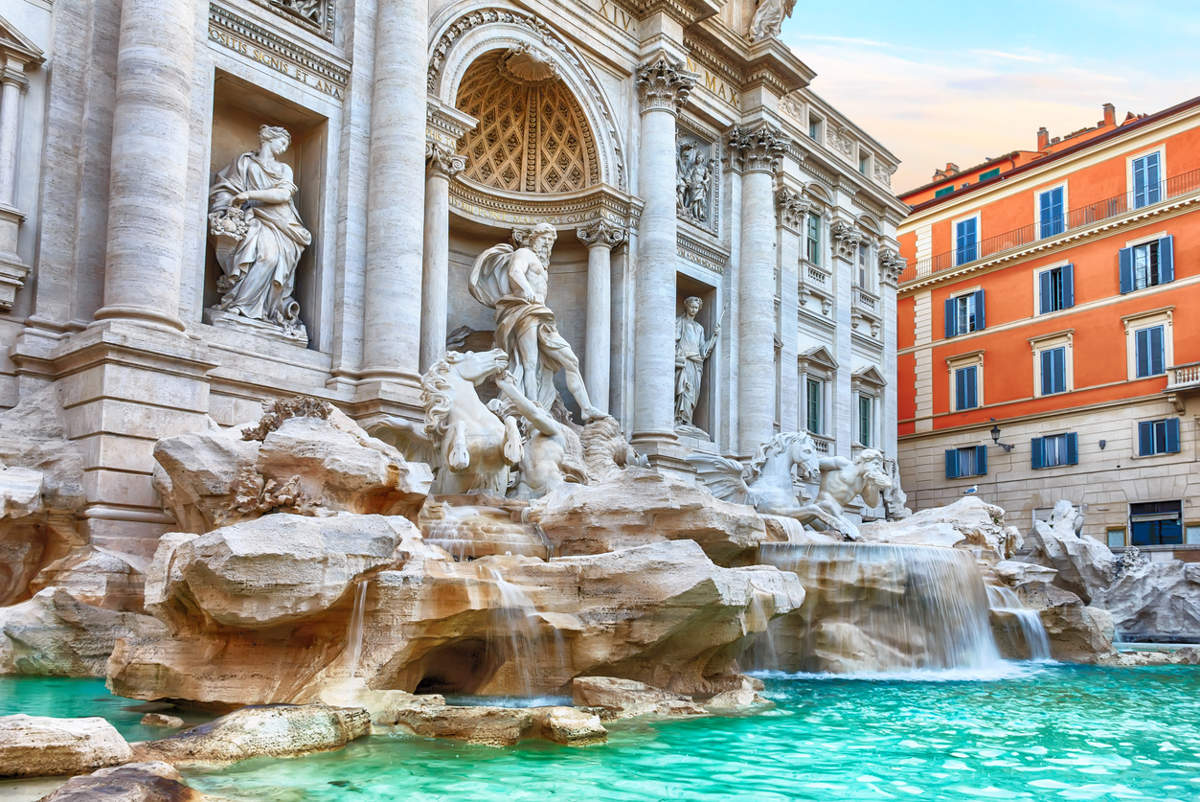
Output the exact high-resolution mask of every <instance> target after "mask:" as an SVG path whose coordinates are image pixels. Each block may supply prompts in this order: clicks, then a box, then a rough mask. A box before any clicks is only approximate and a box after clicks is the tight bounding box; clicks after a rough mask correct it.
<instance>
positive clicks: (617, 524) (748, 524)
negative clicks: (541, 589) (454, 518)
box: [529, 468, 774, 566]
mask: <svg viewBox="0 0 1200 802" xmlns="http://www.w3.org/2000/svg"><path fill="white" fill-rule="evenodd" d="M529 518H530V520H531V521H533V522H535V523H537V524H538V525H539V526H540V527H541V529H542V531H543V532H544V533H545V534H546V537H547V538H549V540H550V542H551V543H552V544H553V548H554V553H555V554H558V555H562V556H573V555H584V554H602V553H604V552H610V551H616V550H618V549H625V548H630V547H632V546H641V545H645V544H647V543H655V542H663V541H668V540H693V541H695V542H696V543H699V544H700V547H701V548H703V549H704V551H705V553H706V554H708V556H709V558H710V559H711V560H712V561H713V562H715V563H717V564H718V565H725V566H733V565H749V564H751V563H754V562H757V560H756V556H757V552H758V546H759V544H761V543H763V542H766V541H768V540H771V539H774V537H773V536H769V535H768V534H767V531H766V529H765V527H764V525H763V521H762V518H760V517H759V516H758V514H757V513H755V511H754V509H753V508H752V507H748V506H746V505H743V504H731V503H729V502H726V501H721V500H719V499H717V498H715V497H714V496H713V495H712V494H711V493H709V492H708V491H707V490H704V489H701V488H698V487H696V486H694V485H692V484H689V483H687V482H683V481H681V480H678V479H672V478H668V477H665V476H661V475H659V474H657V473H654V472H652V471H649V470H645V469H637V468H633V469H629V470H626V471H622V472H619V473H616V474H613V475H612V476H610V478H609V479H607V480H606V481H604V482H601V483H598V484H592V485H575V484H567V485H563V486H562V487H560V488H558V489H557V490H555V491H554V492H552V493H550V494H549V495H547V496H546V497H545V498H543V499H540V500H538V501H537V502H534V503H533V504H532V505H531V507H530V511H529Z"/></svg>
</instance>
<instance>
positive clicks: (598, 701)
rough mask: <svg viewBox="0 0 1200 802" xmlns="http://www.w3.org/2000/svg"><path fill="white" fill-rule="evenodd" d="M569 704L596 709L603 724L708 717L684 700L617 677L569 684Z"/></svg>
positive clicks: (581, 680)
mask: <svg viewBox="0 0 1200 802" xmlns="http://www.w3.org/2000/svg"><path fill="white" fill-rule="evenodd" d="M571 700H572V701H573V702H574V703H575V704H576V705H579V706H580V707H588V708H599V709H600V710H601V718H603V719H604V720H613V719H622V718H635V717H638V716H656V717H662V718H681V717H686V716H706V715H708V711H707V710H705V709H704V708H703V707H702V706H700V705H698V704H696V703H695V702H694V701H692V700H691V699H690V698H688V697H686V696H683V695H681V694H677V693H670V692H669V691H665V690H663V689H662V688H655V687H653V686H651V685H647V684H646V683H644V682H636V681H634V680H629V679H620V678H619V677H576V678H575V679H574V680H573V681H572V682H571Z"/></svg>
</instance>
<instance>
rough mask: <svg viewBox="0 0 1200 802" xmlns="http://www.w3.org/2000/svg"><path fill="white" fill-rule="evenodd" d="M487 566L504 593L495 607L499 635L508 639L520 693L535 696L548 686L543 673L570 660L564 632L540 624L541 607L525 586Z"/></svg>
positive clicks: (510, 659) (497, 585)
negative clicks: (534, 601)
mask: <svg viewBox="0 0 1200 802" xmlns="http://www.w3.org/2000/svg"><path fill="white" fill-rule="evenodd" d="M485 570H486V573H487V576H488V578H489V579H490V580H491V581H492V582H494V583H495V586H496V591H497V593H498V594H499V596H500V606H499V608H497V609H496V610H495V611H494V613H495V624H494V625H493V626H494V632H495V635H496V637H497V639H498V640H506V641H507V643H508V655H507V657H508V662H509V664H510V670H511V672H512V674H513V678H514V680H515V683H516V687H517V689H518V690H519V691H520V694H521V695H522V696H533V695H534V694H535V692H537V691H538V690H545V688H544V687H541V686H542V685H544V684H545V682H544V678H543V676H541V675H544V674H554V673H561V672H559V671H558V669H561V668H562V667H563V666H565V664H566V650H565V644H564V643H563V638H562V633H560V632H559V631H558V630H557V629H555V628H553V627H542V626H541V625H540V619H539V614H538V609H537V607H536V606H535V605H534V603H533V600H532V599H530V598H529V595H528V594H527V593H525V591H524V590H522V589H521V588H520V587H519V586H517V585H515V584H513V583H512V582H510V581H508V580H507V579H505V578H504V577H503V576H502V575H501V573H500V571H499V570H498V569H496V568H493V567H487V568H486V569H485Z"/></svg>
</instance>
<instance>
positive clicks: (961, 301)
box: [946, 290, 987, 337]
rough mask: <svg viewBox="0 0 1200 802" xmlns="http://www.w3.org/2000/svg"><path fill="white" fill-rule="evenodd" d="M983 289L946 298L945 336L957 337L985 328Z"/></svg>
mask: <svg viewBox="0 0 1200 802" xmlns="http://www.w3.org/2000/svg"><path fill="white" fill-rule="evenodd" d="M986 327H987V326H986V319H985V316H984V296H983V290H975V291H974V292H969V293H967V294H965V295H956V296H954V297H953V298H947V299H946V336H947V337H958V336H959V335H962V334H967V333H969V332H972V331H982V330H983V329H985V328H986Z"/></svg>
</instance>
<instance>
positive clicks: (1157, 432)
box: [1137, 418, 1179, 457]
mask: <svg viewBox="0 0 1200 802" xmlns="http://www.w3.org/2000/svg"><path fill="white" fill-rule="evenodd" d="M1137 453H1138V456H1139V457H1152V456H1154V455H1155V454H1178V453H1179V418H1163V419H1162V420H1144V421H1140V422H1139V423H1138V445H1137Z"/></svg>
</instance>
